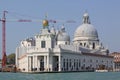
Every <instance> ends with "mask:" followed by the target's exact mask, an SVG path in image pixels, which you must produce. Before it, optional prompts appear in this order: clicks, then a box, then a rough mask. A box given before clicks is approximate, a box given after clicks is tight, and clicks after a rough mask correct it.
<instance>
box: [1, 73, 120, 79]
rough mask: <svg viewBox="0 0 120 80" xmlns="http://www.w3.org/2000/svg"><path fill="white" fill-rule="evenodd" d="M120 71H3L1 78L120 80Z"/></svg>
mask: <svg viewBox="0 0 120 80" xmlns="http://www.w3.org/2000/svg"><path fill="white" fill-rule="evenodd" d="M119 74H120V72H103V73H102V72H101V73H100V72H76V73H41V74H26V73H6V72H5V73H2V72H0V80H105V79H106V80H113V79H114V80H120V76H119Z"/></svg>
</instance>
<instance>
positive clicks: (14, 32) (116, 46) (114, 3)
mask: <svg viewBox="0 0 120 80" xmlns="http://www.w3.org/2000/svg"><path fill="white" fill-rule="evenodd" d="M119 3H120V0H0V18H2V16H3V11H8V13H6V20H7V22H6V53H7V55H8V54H10V53H15V49H16V47H17V46H19V43H20V41H21V40H24V39H26V38H28V37H34V35H36V34H38V33H39V32H40V29H41V28H42V23H41V22H18V20H19V19H29V20H35V19H36V20H38V19H39V20H43V19H45V16H46V15H47V19H49V20H50V19H52V20H57V21H59V22H57V23H55V24H53V23H50V27H51V26H53V25H54V27H55V28H56V29H60V27H61V26H62V25H63V24H64V26H65V28H66V31H67V32H68V34H69V35H70V37H71V41H72V39H73V37H74V32H75V30H76V28H77V27H78V26H80V25H81V24H82V17H83V14H84V13H85V12H86V11H87V12H88V13H89V16H90V20H91V24H92V25H94V27H95V28H96V29H97V31H98V35H99V39H100V42H102V43H103V45H104V46H105V47H108V48H109V50H110V52H120V36H119V34H120V4H119ZM13 19H14V20H15V21H12V20H13ZM61 20H62V21H61ZM68 20H73V21H75V22H76V23H65V22H63V21H68ZM1 29H2V23H0V45H1V46H0V53H1V52H2V30H1ZM0 56H1V55H0Z"/></svg>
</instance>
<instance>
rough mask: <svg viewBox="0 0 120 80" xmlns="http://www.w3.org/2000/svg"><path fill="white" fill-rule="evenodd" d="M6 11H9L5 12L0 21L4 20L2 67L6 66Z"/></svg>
mask: <svg viewBox="0 0 120 80" xmlns="http://www.w3.org/2000/svg"><path fill="white" fill-rule="evenodd" d="M6 13H7V11H4V12H3V17H2V19H1V20H0V21H2V68H4V67H6V61H7V58H6V27H5V22H6V18H5V16H6Z"/></svg>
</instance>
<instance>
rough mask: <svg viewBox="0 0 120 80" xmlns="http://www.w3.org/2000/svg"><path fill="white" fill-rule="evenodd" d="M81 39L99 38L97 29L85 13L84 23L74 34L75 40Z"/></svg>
mask: <svg viewBox="0 0 120 80" xmlns="http://www.w3.org/2000/svg"><path fill="white" fill-rule="evenodd" d="M79 40H98V33H97V30H96V29H95V28H94V26H93V25H92V24H90V20H89V15H88V13H85V14H84V16H83V24H82V25H80V26H79V27H78V28H77V29H76V31H75V34H74V41H79Z"/></svg>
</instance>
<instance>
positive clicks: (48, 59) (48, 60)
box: [47, 55, 50, 71]
mask: <svg viewBox="0 0 120 80" xmlns="http://www.w3.org/2000/svg"><path fill="white" fill-rule="evenodd" d="M49 57H50V56H49V55H47V71H49V68H50V67H49V65H50V58H49Z"/></svg>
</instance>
